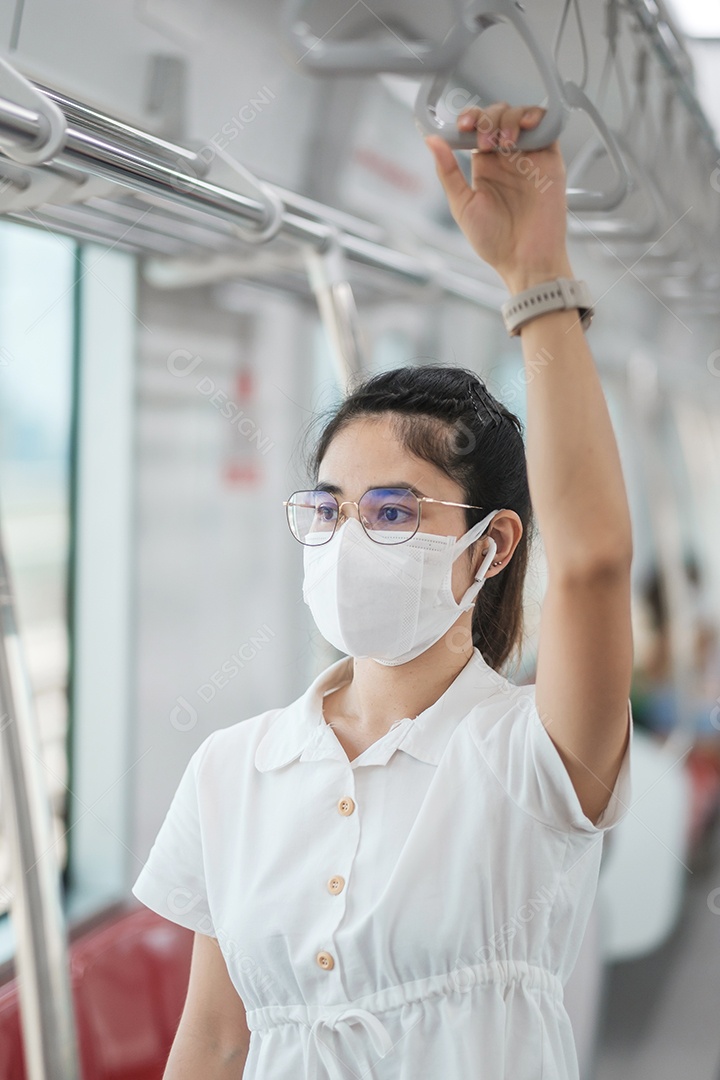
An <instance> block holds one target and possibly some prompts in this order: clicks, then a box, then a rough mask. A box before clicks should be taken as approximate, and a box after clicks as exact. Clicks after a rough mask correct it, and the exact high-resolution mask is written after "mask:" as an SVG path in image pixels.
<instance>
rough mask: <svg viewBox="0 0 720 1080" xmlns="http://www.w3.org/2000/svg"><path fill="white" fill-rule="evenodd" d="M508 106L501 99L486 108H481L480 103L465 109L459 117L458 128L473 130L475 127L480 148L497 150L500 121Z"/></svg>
mask: <svg viewBox="0 0 720 1080" xmlns="http://www.w3.org/2000/svg"><path fill="white" fill-rule="evenodd" d="M508 107H509V106H508V104H507V102H505V101H500V102H496V103H495V104H494V105H488V106H487V108H485V109H481V108H480V107H479V106H478V105H473V106H472V107H471V108H469V109H463V111H462V112H461V113H460V115H459V116H458V119H457V124H458V128H459V129H460V130H461V131H472V130H473V128H475V130H476V131H477V133H478V136H477V146H478V150H495V149H496V148H497V145H498V136H499V134H500V128H499V126H498V121H499V120H500V117H501V116H502V112H503V110H504V109H507V108H508Z"/></svg>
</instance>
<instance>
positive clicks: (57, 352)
mask: <svg viewBox="0 0 720 1080" xmlns="http://www.w3.org/2000/svg"><path fill="white" fill-rule="evenodd" d="M76 253H77V249H76V245H75V244H74V242H73V241H72V240H68V239H66V238H64V237H58V236H54V235H52V234H51V233H49V232H46V231H43V230H40V229H37V230H36V229H30V228H28V227H26V226H21V225H15V224H11V223H3V224H2V225H1V226H0V327H2V330H1V331H0V386H1V387H2V390H1V392H0V431H1V433H2V434H1V436H0V509H1V510H2V520H1V526H2V532H3V540H4V543H5V547H6V554H7V559H8V563H9V567H10V575H11V580H12V584H13V588H14V593H15V606H16V615H17V619H18V623H19V628H20V634H21V640H22V644H23V647H24V656H25V661H26V665H27V670H28V676H29V681H30V685H31V687H32V690H33V693H34V701H35V712H36V717H37V723H38V728H39V736H40V742H41V749H42V756H43V766H44V780H45V783H46V785H47V790H48V793H49V795H50V798H51V800H52V808H53V826H54V835H55V854H56V856H57V859H58V861H59V864H60V865H61V866H62V867H65V865H66V862H67V854H68V852H67V842H66V835H65V823H64V818H65V811H66V785H67V783H68V756H67V750H66V746H67V725H68V701H67V683H68V655H69V649H68V619H67V588H68V566H69V553H70V535H71V530H70V437H71V421H72V385H73V378H72V371H73V342H74V302H75V277H76V273H75V267H76ZM3 719H4V718H3ZM2 798H3V801H5V800H6V799H7V793H6V792H3V793H2ZM12 895H13V883H12V881H11V880H10V862H9V852H8V848H7V842H6V839H5V837H4V836H3V835H2V832H1V831H0V913H1V914H6V913H7V911H8V908H9V905H10V903H11V899H12Z"/></svg>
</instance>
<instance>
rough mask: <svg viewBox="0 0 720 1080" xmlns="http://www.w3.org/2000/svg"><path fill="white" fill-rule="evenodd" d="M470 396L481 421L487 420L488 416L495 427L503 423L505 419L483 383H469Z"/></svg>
mask: <svg viewBox="0 0 720 1080" xmlns="http://www.w3.org/2000/svg"><path fill="white" fill-rule="evenodd" d="M470 394H471V396H472V397H473V399H474V404H475V411H476V412H477V414H478V418H479V419H480V420H481V421H485V420H487V417H488V415H490V416H491V417H492V421H493V425H494V426H495V427H497V426H498V425H499V424H501V423H502V422H503V420H504V419H505V418H504V416H503V414H502V413H501V412H500V410H499V409H498V407H497V404H496V402H495V399H494V398H493V396H492V394H491V393H490V391H489V390H488V389H487V387H486V386H485V385H484V384H483V383H481V382H471V383H470Z"/></svg>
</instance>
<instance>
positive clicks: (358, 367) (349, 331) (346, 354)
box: [304, 236, 366, 393]
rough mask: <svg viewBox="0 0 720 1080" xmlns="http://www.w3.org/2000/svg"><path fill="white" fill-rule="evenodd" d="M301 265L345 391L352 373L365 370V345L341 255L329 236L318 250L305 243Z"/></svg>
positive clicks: (338, 245) (333, 240)
mask: <svg viewBox="0 0 720 1080" xmlns="http://www.w3.org/2000/svg"><path fill="white" fill-rule="evenodd" d="M304 250H305V265H306V267H307V272H308V278H309V281H310V287H311V288H312V291H313V293H314V295H315V299H316V301H317V306H318V310H319V312H320V318H321V320H322V323H323V326H324V327H325V331H326V333H327V335H328V339H329V341H330V347H331V349H332V354H333V358H334V360H335V367H336V370H337V375H338V381H339V383H340V387H341V389H342V391H343V393H345V392H346V391H347V389H348V386H349V384H350V382H351V381H352V379H353V377H354V376H356V375H360V374H361V373H362V372H363V371H364V370H366V364H365V355H364V354H365V348H364V344H363V340H362V333H361V330H360V320H359V317H358V311H357V307H356V306H355V297H354V296H353V291H352V286H351V285H350V282H349V281H348V279H347V269H346V266H345V258H344V256H343V252H342V248H341V247H340V244H339V242H338V241H337V239H336V238H334V237H333V236H330V237H329V239H328V243H327V245H326V246H325V247H324V248H323V249H322V251H317V250H316V249H315V248H311V247H306V248H305V249H304Z"/></svg>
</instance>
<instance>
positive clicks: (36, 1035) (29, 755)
mask: <svg viewBox="0 0 720 1080" xmlns="http://www.w3.org/2000/svg"><path fill="white" fill-rule="evenodd" d="M0 711H1V715H0V721H1V722H0V762H1V764H2V772H1V774H0V777H1V781H2V792H3V806H4V827H5V834H6V837H7V841H8V845H9V849H10V868H11V883H12V887H13V889H14V895H13V900H12V905H11V917H12V922H13V929H14V931H15V941H16V961H15V962H16V972H17V976H18V985H19V990H20V1011H21V1020H22V1031H23V1040H24V1047H25V1062H26V1071H27V1076H28V1080H77V1078H78V1077H79V1073H78V1060H77V1048H76V1040H75V1027H74V1016H73V1002H72V992H71V986H70V976H69V970H68V957H67V945H66V935H65V927H64V920H63V913H62V906H61V902H60V874H59V866H58V863H57V858H56V854H55V847H54V837H53V830H52V817H51V810H50V801H49V799H48V797H47V792H46V790H45V787H44V784H43V776H42V759H41V753H40V739H39V735H38V730H37V724H36V719H35V714H34V709H33V702H32V694H31V690H30V684H29V681H28V677H27V673H26V670H25V666H24V663H23V657H22V650H21V646H20V640H19V637H18V632H17V625H16V621H15V610H14V603H13V596H12V589H11V585H10V578H9V573H8V566H7V561H6V559H5V551H4V547H3V543H2V535H1V531H0Z"/></svg>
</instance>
